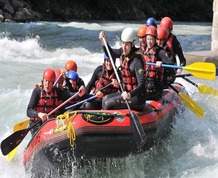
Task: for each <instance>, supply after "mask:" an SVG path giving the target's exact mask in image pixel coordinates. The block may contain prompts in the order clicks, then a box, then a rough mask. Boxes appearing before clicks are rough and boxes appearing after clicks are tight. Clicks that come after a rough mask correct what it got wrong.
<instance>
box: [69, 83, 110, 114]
mask: <svg viewBox="0 0 218 178" xmlns="http://www.w3.org/2000/svg"><path fill="white" fill-rule="evenodd" d="M110 85H112V83H109V84H107V85H106V86H104V87H102V88H101V89H100V90H99V91H102V90H104V89H105V88H107V87H109V86H110ZM96 93H97V92H96ZM96 93H95V94H94V95H93V96H91V97H89V98H86V99H84V100H82V101H79V102H77V103H75V104H72V105H70V106H68V107H66V108H65V110H68V109H71V108H73V107H75V106H78V105H80V104H83V103H85V102H88V101H91V100H94V99H95V98H97V96H96Z"/></svg>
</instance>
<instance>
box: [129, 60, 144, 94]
mask: <svg viewBox="0 0 218 178" xmlns="http://www.w3.org/2000/svg"><path fill="white" fill-rule="evenodd" d="M139 58H141V57H140V56H139V57H137V58H136V57H135V58H134V60H133V62H132V63H131V64H130V68H132V69H134V72H135V75H136V79H137V82H138V84H137V87H136V88H135V89H134V90H132V91H131V92H130V95H131V97H134V96H136V95H138V94H139V93H142V92H144V91H145V81H144V64H143V61H142V59H139Z"/></svg>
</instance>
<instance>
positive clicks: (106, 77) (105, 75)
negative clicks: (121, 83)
mask: <svg viewBox="0 0 218 178" xmlns="http://www.w3.org/2000/svg"><path fill="white" fill-rule="evenodd" d="M114 78H115V73H114V72H113V73H112V74H111V75H110V74H109V72H108V70H106V68H105V65H104V63H103V65H102V74H101V77H100V78H99V79H98V80H97V81H96V82H95V88H94V89H93V90H92V92H93V93H96V92H98V91H99V90H100V89H101V88H102V87H104V86H106V85H108V84H110V83H111V82H112V79H114ZM117 91H118V88H114V87H113V85H110V86H108V87H107V88H105V89H104V90H102V91H101V92H102V93H103V94H104V95H106V94H110V93H115V92H117Z"/></svg>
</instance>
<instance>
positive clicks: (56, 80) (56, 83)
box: [53, 73, 63, 87]
mask: <svg viewBox="0 0 218 178" xmlns="http://www.w3.org/2000/svg"><path fill="white" fill-rule="evenodd" d="M62 75H63V73H61V74H60V75H59V76H58V78H57V80H56V81H55V83H54V85H53V86H54V87H55V86H56V85H57V83H58V81H59V80H60V78H61V76H62Z"/></svg>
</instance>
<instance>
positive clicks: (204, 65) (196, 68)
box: [146, 62, 216, 80]
mask: <svg viewBox="0 0 218 178" xmlns="http://www.w3.org/2000/svg"><path fill="white" fill-rule="evenodd" d="M146 64H147V65H153V66H155V65H156V64H155V63H151V62H146ZM161 66H162V67H167V68H174V69H184V70H187V71H188V72H189V73H191V74H192V75H193V76H195V77H198V78H202V79H207V80H214V79H215V77H216V66H215V65H214V64H213V63H208V62H195V63H193V64H191V65H188V66H184V67H181V66H176V65H168V64H162V65H161Z"/></svg>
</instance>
